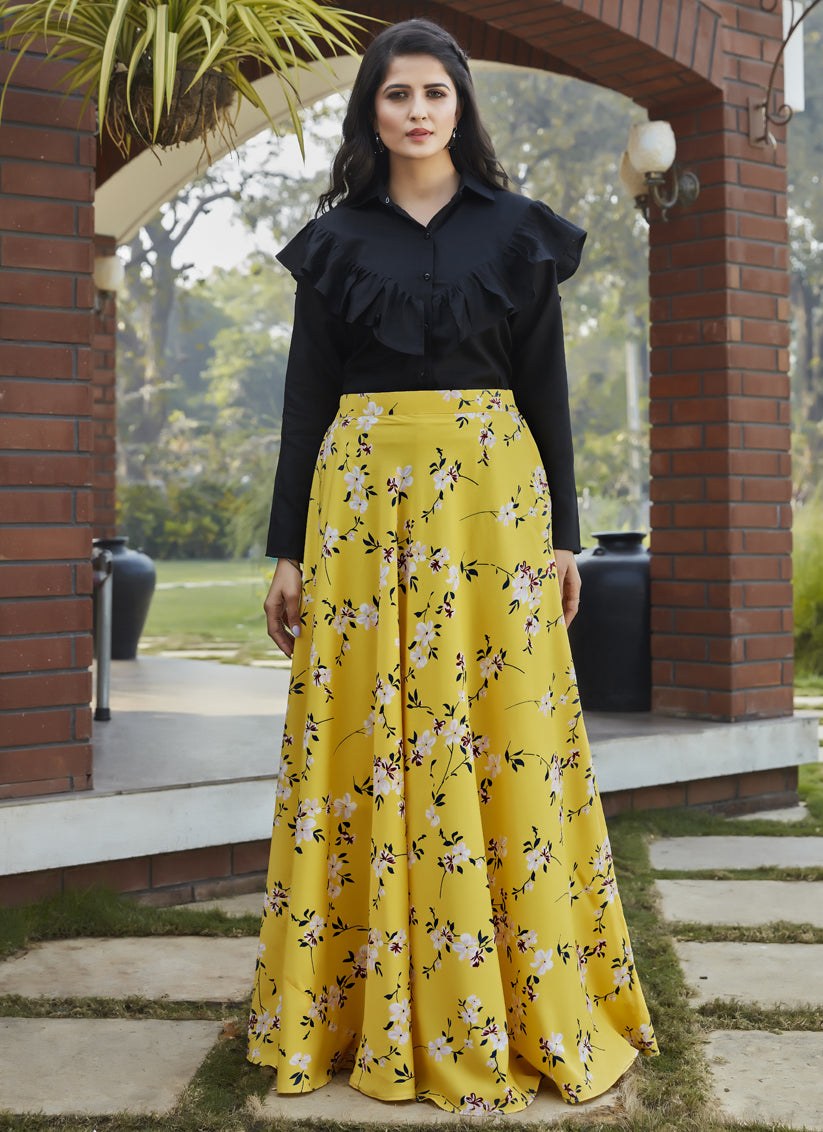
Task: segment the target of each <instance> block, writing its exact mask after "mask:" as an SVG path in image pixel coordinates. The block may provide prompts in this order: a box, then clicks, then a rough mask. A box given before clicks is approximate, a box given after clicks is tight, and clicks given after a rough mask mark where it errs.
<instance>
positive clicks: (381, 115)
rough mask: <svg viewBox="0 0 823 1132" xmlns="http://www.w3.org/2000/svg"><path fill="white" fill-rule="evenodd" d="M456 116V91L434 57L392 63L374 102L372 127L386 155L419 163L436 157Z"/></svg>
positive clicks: (412, 57) (405, 58)
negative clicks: (387, 153) (386, 151)
mask: <svg viewBox="0 0 823 1132" xmlns="http://www.w3.org/2000/svg"><path fill="white" fill-rule="evenodd" d="M459 118H460V106H459V103H458V99H457V91H456V90H455V88H454V83H453V82H452V80H451V79H450V78H449V73H448V71H447V70H446V68H445V67H444V66H443V64H442V63H441V62H440V61H439V59H435V58H434V57H433V56H432V55H397V56H395V58H394V59H392V61H391V63H390V64H389V69H388V71H387V72H386V76H385V78H384V79H383V82H382V83H381V84H380V86H379V87H378V89H377V94H376V95H375V99H374V128H375V130H376V131H377V133H378V134H380V140H381V141H382V143H383V145H384V146H385V148H386V149H387V150H388V151H389V153H390V154H392V155H394V156H395V157H405V158H411V159H415V158H416V159H420V158H426V157H433V156H434V155H436V154H438V153H441V152H442V151H443V150H444V149H445V148H446V146H447V145H448V144H449V142H450V141H451V137H452V132H453V131H454V128H455V126H456V125H457V122H458V120H459Z"/></svg>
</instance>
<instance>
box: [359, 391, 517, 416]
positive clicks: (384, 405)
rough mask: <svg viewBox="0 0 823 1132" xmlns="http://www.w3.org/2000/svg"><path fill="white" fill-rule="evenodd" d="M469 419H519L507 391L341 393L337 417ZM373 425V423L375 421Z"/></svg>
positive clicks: (513, 402)
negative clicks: (499, 415)
mask: <svg viewBox="0 0 823 1132" xmlns="http://www.w3.org/2000/svg"><path fill="white" fill-rule="evenodd" d="M372 406H373V407H374V409H375V410H376V411H377V415H378V416H380V417H381V418H383V419H385V418H386V417H398V416H421V415H422V416H438V417H441V416H442V417H451V418H454V417H461V416H464V417H471V416H473V415H474V414H476V413H495V412H496V413H509V414H510V415H516V416H518V417H519V416H520V412H519V410H518V408H517V405H516V403H515V400H514V394H513V393H512V391H511V389H493V388H492V389H403V390H400V391H397V390H395V391H386V392H378V393H344V394H343V395H342V396H341V398H340V408H339V409H338V417H339V416H355V417H359V416H362V415H364V414H365V415H374V414H373V413H371V414H370V413H369V409H370V408H371V407H372ZM374 423H377V422H376V421H375V422H374Z"/></svg>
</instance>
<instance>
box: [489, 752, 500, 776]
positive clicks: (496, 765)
mask: <svg viewBox="0 0 823 1132" xmlns="http://www.w3.org/2000/svg"><path fill="white" fill-rule="evenodd" d="M502 769H503V756H502V755H486V773H487V774H488V776H489V778H497V776H498V774H500V772H501V771H502Z"/></svg>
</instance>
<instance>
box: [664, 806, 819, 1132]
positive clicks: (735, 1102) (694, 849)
mask: <svg viewBox="0 0 823 1132" xmlns="http://www.w3.org/2000/svg"><path fill="white" fill-rule="evenodd" d="M803 816H804V815H803V812H802V811H800V812H799V813H797V812H795V813H792V812H788V813H785V814H783V815H782V817H783V819H784V820H789V821H791V820H796V819H797V818H802V817H803ZM650 856H651V861H652V864H653V866H654V867H655V868H656V869H658V870H678V871H684V872H686V871H688V872H700V871H704V870H707V869H723V870H724V871H726V870H730V871H733V870H735V869H750V868H756V867H760V866H764V865H765V866H773V865H776V866H778V867H781V868H809V867H821V868H823V838H820V837H774V838H770V837H677V838H665V839H662V840H660V841H655V842H653V844H652V845H651V846H650ZM657 890H658V895H659V898H660V903H661V907H662V911H663V915H664V917H665V919H666V920H669V921H671V922H677V923H680V924H683V923H691V924H701V925H714V926H715V927H717V925H721V926H722V925H725V926H729V927H731V926H737V925H743V926H747V927H756V926H760V925H768V924H772V923H776V922H782V923H784V924H786V923H788V924H796V925H807V926H808V925H811V926H812V927H813V928H819V927H821V926H823V882H820V881H813V882H805V881H785V882H784V881H755V880H741V881H735V880H722V881H720V880H718V881H702V880H688V879H683V880H658V881H657ZM675 949H676V951H677V956H678V958H679V960H680V964H681V966H682V969H683V974H684V976H685V978H686V982H687V983H688V985H689V988H690V990H691V992H692V995H693V1001H694V1003H695V1005H706V1004H711V1003H712V1002H730V1001H731V1002H738V1003H741V1004H751V1005H753V1006H758V1007H765V1008H772V1009H804V1008H809V1007H811V1008H812V1009H817V1010H820V1009H821V1008H823V945H820V944H814V943H734V942H728V941H711V942H696V941H693V940H676V941H675ZM706 1056H707V1059H708V1062H709V1066H710V1068H711V1074H712V1080H713V1084H714V1093H715V1101H716V1105H717V1113H718V1115H719V1116H720V1118H721V1119H726V1120H728V1121H731V1122H733V1123H734V1122H746V1121H751V1122H753V1123H757V1124H765V1125H769V1124H772V1123H775V1124H780V1126H781V1127H784V1126H785V1127H790V1128H798V1129H800V1128H805V1129H806V1130H807V1132H813V1130H822V1129H823V1033H820V1032H807V1031H804V1032H792V1031H791V1030H778V1029H775V1030H772V1029H770V1030H768V1031H765V1030H746V1029H737V1030H715V1031H713V1032H712V1033H710V1034H709V1037H708V1039H707V1042H706Z"/></svg>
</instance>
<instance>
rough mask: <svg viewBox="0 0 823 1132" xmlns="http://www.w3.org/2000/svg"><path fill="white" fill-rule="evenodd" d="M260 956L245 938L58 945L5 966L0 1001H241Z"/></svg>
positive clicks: (90, 941) (253, 942) (254, 943)
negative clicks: (4, 997) (17, 998)
mask: <svg viewBox="0 0 823 1132" xmlns="http://www.w3.org/2000/svg"><path fill="white" fill-rule="evenodd" d="M256 953H257V940H256V939H252V938H251V937H248V936H243V937H242V938H240V939H214V938H211V939H210V938H206V937H199V936H178V937H169V938H168V939H165V938H160V939H158V938H156V937H155V938H148V939H68V940H57V941H55V942H51V943H43V944H40V945H39V946H36V947H32V949H31V950H30V951H26V952H24V953H23V954H22V955H19V956H17V957H15V958H12V959H8V960H6V961H5V962H4V963H0V994H21V995H24V996H26V997H27V998H38V997H49V998H52V997H61V998H63V997H78V998H83V997H94V998H126V997H127V996H129V995H139V996H141V997H143V998H170V999H180V1000H183V1001H197V1000H198V999H208V1000H210V1001H218V1002H236V1001H238V1000H240V999H243V998H245V996H246V995H247V994H248V993H249V991H250V989H251V984H252V979H253V977H254V964H255V957H256Z"/></svg>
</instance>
